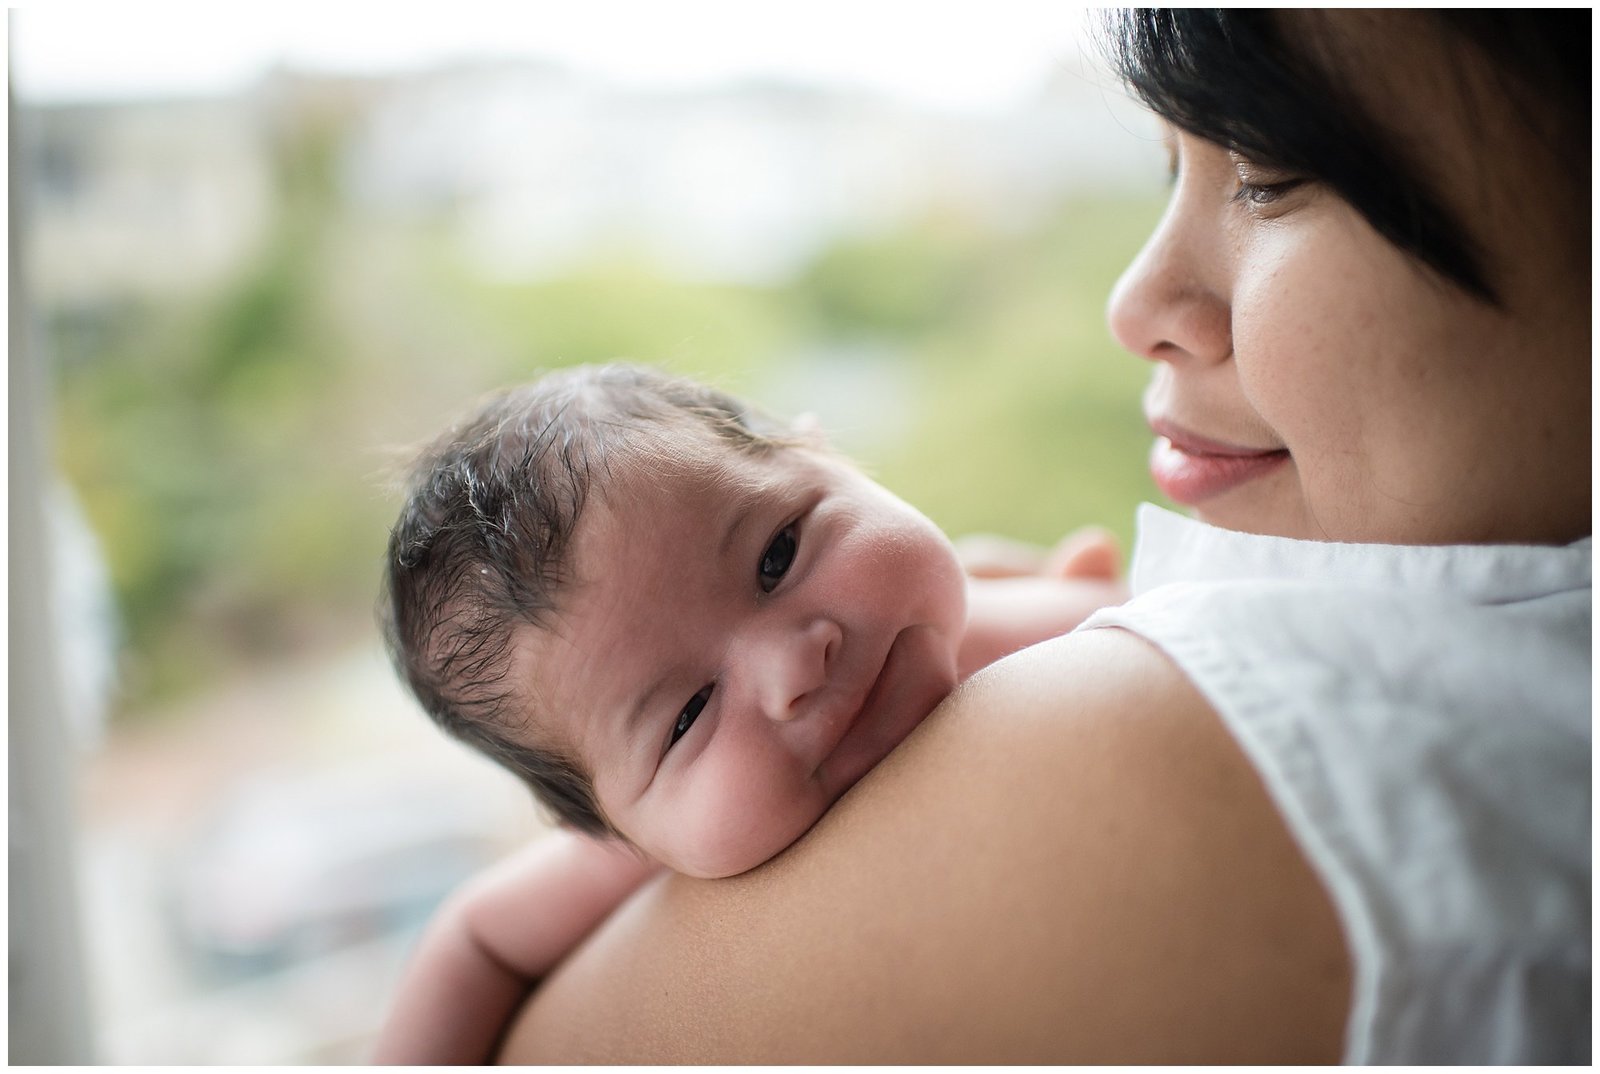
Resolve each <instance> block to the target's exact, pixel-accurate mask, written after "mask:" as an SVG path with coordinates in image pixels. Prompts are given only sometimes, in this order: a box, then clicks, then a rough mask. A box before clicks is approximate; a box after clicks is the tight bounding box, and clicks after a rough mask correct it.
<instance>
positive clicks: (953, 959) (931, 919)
mask: <svg viewBox="0 0 1600 1074" xmlns="http://www.w3.org/2000/svg"><path fill="white" fill-rule="evenodd" d="M1349 992H1350V971H1349V964H1348V959H1347V956H1346V954H1345V950H1344V946H1343V941H1342V939H1341V935H1340V930H1339V927H1338V924H1337V920H1336V918H1335V916H1334V913H1333V909H1332V906H1331V904H1330V902H1329V901H1328V899H1327V896H1326V894H1325V893H1324V892H1323V890H1322V888H1321V886H1320V884H1319V883H1318V882H1317V880H1316V879H1315V877H1314V875H1313V874H1312V872H1311V870H1310V868H1309V867H1308V866H1307V865H1306V863H1305V861H1304V860H1303V858H1302V857H1301V855H1300V853H1299V851H1298V850H1297V849H1296V846H1295V844H1294V842H1293V841H1292V840H1291V839H1290V837H1289V835H1288V833H1287V831H1286V830H1285V828H1284V826H1283V824H1282V821H1281V820H1280V819H1279V817H1278V815H1277V813H1276V812H1275V810H1274V809H1273V807H1272V805H1271V802H1270V800H1269V799H1268V797H1267V795H1266V793H1265V791H1264V790H1263V788H1262V786H1261V784H1260V781H1259V780H1258V779H1257V777H1256V776H1255V774H1254V771H1253V770H1252V769H1251V767H1250V766H1249V764H1248V763H1247V762H1246V761H1245V760H1244V758H1243V756H1242V755H1241V754H1240V753H1239V751H1238V749H1237V747H1236V746H1234V744H1233V742H1232V740H1231V738H1230V737H1229V735H1228V734H1227V732H1226V731H1225V730H1223V728H1222V727H1221V725H1220V724H1219V723H1218V721H1217V720H1216V718H1215V716H1214V715H1213V714H1212V713H1211V712H1210V710H1209V709H1208V708H1207V706H1206V703H1205V701H1204V700H1203V699H1202V698H1201V697H1200V696H1199V695H1198V694H1197V693H1196V692H1195V691H1194V690H1193V688H1192V687H1190V686H1189V685H1188V683H1187V681H1186V680H1185V679H1184V678H1183V676H1182V675H1181V674H1179V673H1178V672H1177V670H1176V669H1175V668H1173V667H1172V666H1171V665H1170V664H1168V663H1167V661H1166V660H1165V658H1163V657H1162V656H1161V655H1160V654H1158V653H1157V652H1156V651H1155V650H1154V649H1152V648H1150V647H1149V646H1147V645H1146V644H1145V643H1143V642H1141V641H1139V640H1138V639H1137V638H1135V637H1133V636H1132V635H1129V634H1125V633H1123V632H1120V631H1096V632H1090V633H1087V634H1077V635H1071V636H1068V637H1065V638H1061V639H1057V640H1055V641H1052V642H1049V643H1046V644H1044V645H1040V646H1036V647H1034V648H1032V649H1029V650H1027V651H1025V652H1023V653H1020V654H1017V655H1016V656H1013V657H1011V658H1008V659H1007V660H1005V661H1002V662H1001V663H999V664H997V665H995V666H994V667H993V668H991V669H989V670H988V671H985V672H984V673H981V674H979V675H977V676H974V677H973V679H971V680H969V682H968V683H967V684H965V685H964V686H963V687H962V688H961V689H960V690H958V691H957V692H956V694H954V695H953V696H952V697H951V698H950V699H949V700H948V701H947V702H946V703H945V704H944V705H943V706H941V707H940V709H939V710H938V711H936V712H935V713H934V714H933V715H932V716H930V717H929V719H928V720H927V721H926V722H925V723H924V725H923V726H922V727H921V728H919V729H918V731H917V732H916V733H915V734H914V735H912V736H911V737H910V738H908V739H907V740H906V742H905V743H904V744H903V745H902V746H901V748H900V749H898V750H897V751H896V752H895V753H894V754H893V755H892V756H891V757H890V758H889V759H888V760H886V761H885V762H884V763H883V764H881V765H880V766H879V767H878V769H876V770H875V771H874V772H873V773H871V774H870V775H869V776H868V777H867V778H866V779H864V780H863V781H862V782H861V783H860V784H858V785H857V787H856V788H855V789H853V790H852V791H851V793H850V794H849V795H847V796H846V797H845V798H844V799H843V800H841V801H840V802H839V804H838V805H837V806H835V808H834V809H833V810H832V811H831V812H830V813H829V814H828V815H827V816H826V817H825V818H823V820H822V821H821V822H820V823H819V824H818V825H817V826H816V827H815V828H814V829H813V830H812V831H811V832H810V833H808V835H807V836H806V837H805V838H804V839H802V840H801V841H800V842H799V843H797V844H796V845H795V846H794V847H792V848H790V850H789V851H788V852H786V853H785V854H783V855H781V856H780V857H779V858H777V859H775V860H774V861H773V862H770V863H768V864H767V865H766V866H764V867H762V868H761V869H758V870H755V871H754V872H752V873H749V874H746V875H744V876H742V877H736V878H733V879H730V880H722V881H711V882H700V881H689V880H684V879H682V878H671V879H669V880H667V881H665V882H663V883H660V884H656V885H652V886H651V887H649V888H647V889H646V890H645V891H644V892H643V893H642V894H641V896H640V897H639V898H637V899H635V900H634V901H633V902H632V903H630V904H629V905H628V906H627V907H625V908H624V910H623V911H622V912H621V913H619V914H618V915H617V916H616V917H615V918H613V920H612V921H611V922H609V923H608V925H607V926H606V927H605V928H603V929H602V930H601V931H600V932H599V933H598V934H597V935H596V936H595V937H594V938H593V939H592V941H591V943H590V944H589V945H587V946H586V947H585V948H584V949H583V950H582V951H580V953H579V954H578V955H577V956H575V958H574V959H573V960H571V961H570V962H569V963H568V964H567V965H566V966H565V967H563V969H562V970H561V971H559V972H558V973H557V974H556V975H555V976H554V977H553V978H552V980H551V981H550V982H549V984H548V986H547V987H546V989H545V991H544V992H543V993H541V995H540V996H539V997H537V999H536V1001H535V1002H534V1003H533V1004H531V1005H530V1007H529V1009H528V1010H527V1012H525V1016H524V1018H523V1020H522V1021H521V1023H520V1024H519V1025H518V1026H517V1027H516V1028H515V1030H514V1032H513V1034H512V1036H511V1037H510V1038H509V1040H508V1045H507V1052H506V1055H507V1057H508V1058H516V1059H528V1058H542V1059H554V1060H566V1061H572V1060H577V1059H600V1060H609V1061H702V1062H719V1061H726V1062H874V1061H883V1062H888V1061H894V1062H1004V1061H1033V1062H1073V1061H1102V1062H1122V1061H1146V1062H1160V1061H1170V1062H1180V1061H1206V1060H1214V1061H1224V1060H1237V1061H1248V1060H1251V1059H1257V1060H1275V1061H1296V1060H1300V1061H1316V1060H1334V1059H1337V1058H1338V1056H1339V1054H1340V1046H1341V1041H1342V1034H1343V1026H1344V1021H1345V1016H1346V1012H1347V1007H1348V997H1349Z"/></svg>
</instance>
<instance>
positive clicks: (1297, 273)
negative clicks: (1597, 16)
mask: <svg viewBox="0 0 1600 1074" xmlns="http://www.w3.org/2000/svg"><path fill="white" fill-rule="evenodd" d="M1372 14H1374V13H1363V15H1366V16H1370V15H1372ZM1378 14H1384V13H1378ZM1370 22H1371V19H1370V18H1367V19H1366V20H1365V22H1363V21H1361V16H1360V15H1358V16H1356V17H1355V18H1353V19H1352V25H1351V26H1349V27H1346V30H1347V32H1348V34H1349V43H1350V46H1351V47H1350V48H1349V49H1348V50H1347V51H1348V52H1349V53H1350V54H1351V55H1352V56H1353V57H1356V59H1353V60H1352V61H1351V63H1350V70H1349V72H1348V73H1347V77H1349V78H1351V79H1364V81H1363V82H1362V83H1360V84H1370V85H1375V86H1378V87H1384V86H1387V87H1393V88H1398V89H1400V90H1402V91H1403V92H1397V93H1393V94H1390V95H1388V99H1389V100H1390V101H1391V102H1392V103H1391V105H1390V106H1389V107H1388V109H1386V110H1385V111H1383V112H1381V113H1380V114H1383V115H1385V116H1387V117H1389V118H1388V122H1389V123H1390V124H1391V126H1393V127H1396V128H1398V131H1397V133H1398V134H1399V135H1400V141H1401V143H1402V144H1405V145H1408V146H1410V147H1413V148H1414V149H1415V151H1416V154H1417V159H1419V160H1421V161H1423V162H1425V163H1424V168H1425V169H1426V170H1425V172H1424V175H1425V177H1426V179H1425V181H1427V182H1428V183H1430V185H1431V186H1432V187H1433V189H1435V190H1436V191H1439V192H1440V193H1441V194H1442V196H1443V198H1444V200H1445V203H1446V204H1447V205H1448V207H1449V208H1450V209H1451V210H1452V211H1453V212H1454V214H1455V216H1456V218H1457V219H1460V220H1463V221H1467V222H1468V224H1469V227H1470V229H1471V235H1470V238H1471V239H1472V240H1474V241H1475V242H1476V244H1477V245H1478V247H1479V248H1480V249H1481V250H1482V252H1483V253H1484V255H1485V256H1484V263H1485V264H1486V266H1487V268H1488V271H1489V276H1490V282H1491V285H1492V286H1494V288H1495V289H1496V291H1497V293H1498V295H1499V296H1500V299H1501V302H1500V304H1498V305H1491V304H1489V303H1487V302H1483V301H1480V300H1477V299H1474V298H1472V297H1470V296H1468V295H1467V294H1466V293H1465V292H1463V291H1461V290H1460V289H1458V288H1457V287H1455V286H1454V285H1452V284H1450V283H1448V282H1446V281H1444V280H1443V279H1442V278H1441V277H1439V276H1437V275H1436V274H1434V273H1432V272H1431V271H1430V270H1428V269H1425V268H1423V267H1422V266H1421V265H1420V264H1419V263H1418V262H1417V261H1415V260H1414V259H1412V258H1411V257H1409V256H1408V255H1406V254H1403V253H1401V252H1400V251H1399V250H1398V249H1397V248H1395V247H1394V246H1392V245H1390V244H1389V243H1388V242H1387V241H1386V240H1385V239H1383V238H1382V237H1380V236H1379V234H1378V233H1377V232H1376V231H1374V230H1373V228H1372V227H1371V226H1370V225H1369V224H1368V223H1367V222H1366V221H1365V219H1364V218H1362V217H1361V216H1360V215H1359V214H1357V213H1356V212H1355V211H1354V210H1353V209H1351V208H1350V206H1349V205H1348V204H1346V203H1345V202H1344V201H1343V200H1341V199H1340V198H1339V197H1338V196H1336V195H1335V194H1333V193H1332V192H1331V191H1330V190H1328V189H1327V188H1326V187H1324V186H1322V185H1321V184H1319V183H1316V182H1312V181H1305V180H1303V177H1300V176H1295V175H1291V174H1286V173H1282V172H1277V171H1273V170H1271V169H1268V168H1265V167H1261V166H1258V165H1257V164H1255V163H1253V162H1251V161H1249V160H1245V159H1243V158H1241V157H1239V156H1237V155H1233V154H1230V152H1229V151H1228V150H1227V149H1225V148H1222V147H1219V146H1217V145H1214V144H1212V143H1208V142H1205V141H1202V140H1200V139H1198V138H1195V137H1193V136H1191V135H1189V134H1187V133H1184V132H1181V131H1180V132H1176V133H1175V134H1174V136H1173V138H1172V146H1173V152H1174V160H1175V165H1176V167H1175V175H1176V179H1175V187H1174V190H1173V193H1172V198H1171V202H1170V204H1169V206H1168V208H1167V212H1166V214H1165V216H1164V217H1163V219H1162V221H1161V223H1160V224H1159V225H1158V227H1157V229H1156V231H1155V233H1154V234H1153V235H1152V236H1151V238H1150V240H1149V242H1148V243H1147V245H1146V246H1145V248H1144V250H1143V251H1142V252H1141V253H1140V254H1139V256H1138V257H1137V258H1136V259H1135V260H1134V262H1133V264H1132V265H1130V266H1129V268H1128V269H1127V271H1126V273H1125V274H1124V275H1123V277H1122V279H1121V280H1120V281H1119V283H1118V285H1117V287H1116V289H1115V291H1114V292H1113V295H1112V298H1111V304H1110V313H1109V317H1110V323H1111V328H1112V331H1113V332H1114V334H1115V335H1116V336H1117V338H1118V339H1119V340H1120V341H1121V343H1122V344H1123V345H1124V346H1125V347H1127V348H1128V349H1129V350H1130V351H1133V352H1134V353H1135V354H1138V355H1141V356H1143V357H1146V358H1150V359H1152V360H1154V362H1155V370H1154V374H1153V376H1152V379H1151V383H1150V386H1149V388H1148V390H1147V391H1146V393H1145V409H1146V414H1147V417H1148V418H1149V420H1150V423H1151V426H1152V428H1153V429H1154V431H1155V432H1156V433H1157V441H1156V445H1155V449H1154V451H1153V452H1152V456H1151V469H1152V473H1153V475H1154V476H1155V478H1156V481H1157V483H1158V484H1159V485H1160V486H1161V487H1162V489H1163V490H1164V491H1165V492H1166V493H1167V494H1168V495H1169V496H1170V497H1171V498H1172V499H1173V500H1175V501H1177V502H1179V503H1183V504H1186V505H1189V506H1192V507H1193V508H1194V510H1195V512H1196V513H1197V514H1198V515H1199V517H1200V518H1202V519H1203V520H1205V521H1207V522H1210V523H1213V524H1216V525H1219V526H1224V527H1227V528H1230V529H1237V530H1245V531H1250V532H1256V533H1267V534H1277V535H1281V536H1290V537H1306V538H1316V539H1327V540H1342V541H1369V542H1385V543H1397V544H1433V543H1457V542H1480V541H1534V542H1549V541H1566V540H1571V539H1574V538H1576V537H1579V536H1582V535H1585V534H1587V533H1589V531H1590V498H1589V497H1590V493H1589V487H1590V476H1589V474H1590V470H1589V467H1590V385H1589V316H1590V306H1589V266H1588V260H1587V248H1588V239H1587V236H1588V217H1587V214H1586V213H1585V214H1583V215H1582V216H1581V218H1579V219H1573V218H1572V216H1571V213H1570V211H1563V210H1562V209H1561V208H1560V206H1561V205H1562V204H1564V203H1568V202H1571V201H1572V199H1571V198H1570V197H1563V196H1561V194H1562V191H1563V190H1564V189H1567V188H1566V187H1563V186H1562V184H1563V183H1564V182H1570V180H1569V179H1568V178H1567V177H1563V176H1559V175H1552V174H1551V172H1552V171H1553V170H1554V169H1553V168H1551V167H1550V166H1549V164H1548V160H1549V158H1548V157H1546V156H1544V155H1543V154H1542V153H1541V150H1540V147H1539V145H1538V144H1537V142H1536V140H1534V139H1533V136H1532V135H1530V134H1528V133H1527V132H1526V131H1525V129H1524V128H1523V127H1522V126H1521V124H1520V123H1519V121H1518V120H1517V119H1516V118H1515V116H1514V115H1513V114H1512V112H1511V110H1510V108H1509V107H1508V106H1506V105H1505V103H1504V99H1503V97H1501V96H1500V95H1497V94H1494V93H1492V92H1488V91H1486V92H1484V93H1481V94H1476V95H1474V94H1472V93H1470V90H1471V86H1472V84H1473V83H1474V82H1475V81H1476V82H1480V83H1484V84H1485V85H1487V83H1486V82H1484V76H1485V75H1486V73H1487V72H1486V70H1484V69H1480V68H1479V67H1478V66H1476V63H1475V62H1474V65H1472V66H1469V67H1468V68H1465V69H1464V70H1465V73H1466V75H1467V76H1468V77H1467V78H1466V79H1465V81H1463V79H1462V78H1461V77H1460V74H1459V72H1458V67H1459V61H1450V60H1447V59H1446V57H1445V55H1444V53H1443V51H1442V48H1438V46H1437V43H1435V44H1436V50H1437V56H1435V57H1434V59H1436V60H1437V61H1438V65H1439V68H1440V69H1438V70H1430V69H1429V66H1428V65H1429V62H1430V58H1429V56H1428V54H1426V53H1424V54H1422V55H1420V56H1418V55H1417V54H1416V53H1415V51H1414V50H1413V52H1412V57H1413V58H1412V59H1411V60H1410V67H1406V66H1404V64H1405V62H1406V61H1404V60H1402V59H1400V56H1401V55H1402V54H1403V53H1402V52H1397V53H1395V54H1394V55H1393V56H1392V57H1389V58H1386V57H1385V56H1384V55H1383V46H1379V45H1377V44H1375V43H1374V42H1376V41H1378V40H1380V38H1378V37H1376V36H1370V35H1373V34H1374V33H1375V32H1376V29H1377V28H1374V27H1372V26H1369V25H1367V23H1370ZM1363 34H1367V35H1369V37H1368V38H1367V39H1363V37H1362V35H1363ZM1385 63H1388V67H1387V68H1384V65H1385ZM1445 67H1448V68H1449V70H1450V71H1451V72H1452V76H1451V77H1445V76H1444V75H1443V74H1442V71H1443V69H1444V68H1445ZM1374 74H1376V75H1377V77H1372V76H1373V75H1374ZM1464 86H1465V87H1466V89H1465V90H1464V89H1463V87H1464ZM1468 99H1470V100H1471V103H1470V104H1469V103H1468ZM1397 181H1410V180H1409V179H1408V178H1402V177H1397ZM1574 229H1581V230H1580V231H1579V232H1578V234H1581V236H1582V241H1581V244H1579V243H1574V241H1573V236H1574V234H1575V232H1574ZM1579 245H1581V247H1582V250H1583V254H1582V256H1574V255H1573V254H1572V253H1571V251H1573V250H1574V249H1576V248H1577V247H1578V246H1579Z"/></svg>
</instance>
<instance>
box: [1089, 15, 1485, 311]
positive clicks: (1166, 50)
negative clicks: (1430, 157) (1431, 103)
mask: <svg viewBox="0 0 1600 1074" xmlns="http://www.w3.org/2000/svg"><path fill="white" fill-rule="evenodd" d="M1280 25H1281V24H1280V21H1279V17H1278V16H1276V15H1275V13H1274V12H1271V11H1263V10H1257V9H1252V10H1196V9H1177V10H1174V9H1166V8H1162V9H1148V8H1137V9H1131V10H1125V11H1121V12H1118V13H1116V14H1114V15H1112V16H1111V18H1110V23H1109V26H1108V30H1109V41H1108V45H1109V49H1108V51H1109V52H1110V53H1111V56H1110V59H1111V62H1112V65H1113V67H1114V68H1115V69H1116V71H1117V73H1118V74H1119V75H1120V76H1121V78H1122V79H1123V81H1124V82H1126V83H1127V84H1128V86H1129V88H1131V89H1132V90H1133V91H1134V93H1136V94H1137V95H1138V96H1139V98H1140V99H1141V100H1142V101H1144V103H1145V104H1146V105H1147V106H1148V107H1149V108H1150V109H1151V110H1152V111H1154V112H1155V113H1156V114H1157V115H1159V116H1161V117H1162V118H1164V119H1166V120H1167V121H1168V122H1169V123H1171V124H1173V126H1175V127H1178V128H1179V129H1180V130H1183V131H1186V132H1188V133H1189V134H1192V135H1195V136H1196V137H1198V138H1203V139H1204V140H1206V141H1208V142H1212V143H1213V144H1216V145H1219V146H1222V147H1224V148H1227V149H1231V150H1236V151H1237V152H1239V153H1241V154H1242V155H1244V156H1245V157H1247V158H1249V159H1250V160H1252V161H1254V162H1255V163H1257V164H1261V165H1263V166H1267V167H1273V168H1281V169H1283V170H1285V171H1288V172H1291V173H1294V174H1297V175H1302V176H1306V177H1308V178H1311V179H1315V180H1318V181H1320V182H1322V183H1324V184H1326V185H1327V186H1328V187H1329V188H1331V189H1332V190H1333V191H1334V192H1335V193H1337V194H1338V195H1339V196H1340V197H1342V198H1343V199H1344V200H1345V201H1346V202H1348V203H1349V204H1350V206H1351V207H1352V208H1354V209H1355V210H1356V211H1357V212H1359V213H1360V214H1361V215H1362V216H1363V217H1365V218H1366V219H1367V222H1368V223H1370V224H1371V225H1372V227H1373V228H1374V229H1375V230H1376V231H1377V232H1378V233H1379V234H1380V235H1382V236H1383V237H1384V238H1385V239H1387V240H1388V241H1389V242H1391V243H1393V244H1394V245H1395V246H1396V247H1398V248H1399V249H1401V250H1403V251H1405V252H1406V253H1408V254H1410V255H1411V256H1413V257H1415V258H1416V259H1417V260H1419V261H1421V262H1422V263H1423V264H1425V265H1427V266H1428V267H1429V268H1431V269H1433V270H1434V271H1435V272H1437V273H1439V274H1440V275H1441V276H1443V277H1444V278H1445V279H1447V280H1449V281H1450V282H1452V283H1454V284H1455V285H1457V286H1458V287H1460V288H1462V289H1463V290H1465V291H1467V292H1468V293H1470V294H1472V295H1474V296H1475V297H1477V298H1480V299H1483V300H1485V301H1489V302H1494V301H1495V294H1494V291H1493V289H1492V288H1491V287H1490V286H1489V283H1488V280H1487V278H1486V276H1485V274H1484V271H1483V269H1482V265H1481V257H1480V255H1479V254H1478V252H1477V250H1476V247H1475V244H1474V243H1473V242H1472V241H1471V240H1470V239H1469V238H1468V233H1467V231H1466V230H1465V229H1464V228H1463V227H1461V226H1460V224H1459V223H1458V222H1457V221H1456V220H1455V218H1454V216H1453V214H1451V213H1450V212H1448V211H1447V210H1446V209H1445V208H1444V205H1443V203H1442V202H1441V200H1440V199H1439V198H1438V197H1437V195H1435V194H1434V193H1433V192H1432V191H1431V190H1430V189H1429V188H1428V186H1427V185H1426V184H1425V183H1424V182H1423V181H1422V179H1421V178H1420V177H1419V176H1418V175H1417V174H1416V169H1415V167H1414V166H1413V165H1412V164H1411V163H1410V162H1408V161H1407V160H1406V159H1405V158H1404V156H1403V155H1402V154H1401V153H1399V152H1398V151H1397V150H1396V149H1395V148H1394V146H1393V137H1394V136H1393V135H1391V134H1389V133H1388V132H1387V131H1386V130H1385V129H1384V128H1383V127H1382V126H1381V125H1380V124H1379V123H1377V122H1376V121H1375V120H1374V119H1373V118H1371V117H1370V116H1369V115H1368V114H1367V113H1366V111H1365V110H1364V109H1363V108H1362V106H1361V105H1360V104H1359V103H1358V101H1357V99H1356V96H1355V94H1354V93H1353V92H1352V90H1351V87H1349V86H1346V85H1341V84H1340V83H1339V82H1338V81H1337V80H1336V79H1335V78H1332V77H1330V76H1329V75H1327V74H1326V73H1325V71H1324V69H1323V68H1322V67H1321V66H1320V65H1318V64H1317V63H1316V62H1314V61H1313V60H1312V59H1311V58H1310V57H1309V56H1308V55H1306V54H1305V53H1304V52H1302V51H1299V50H1296V49H1295V48H1292V47H1291V46H1290V45H1289V43H1288V42H1287V41H1285V40H1284V38H1283V35H1282V34H1281V32H1280ZM1308 25H1310V24H1309V23H1308Z"/></svg>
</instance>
